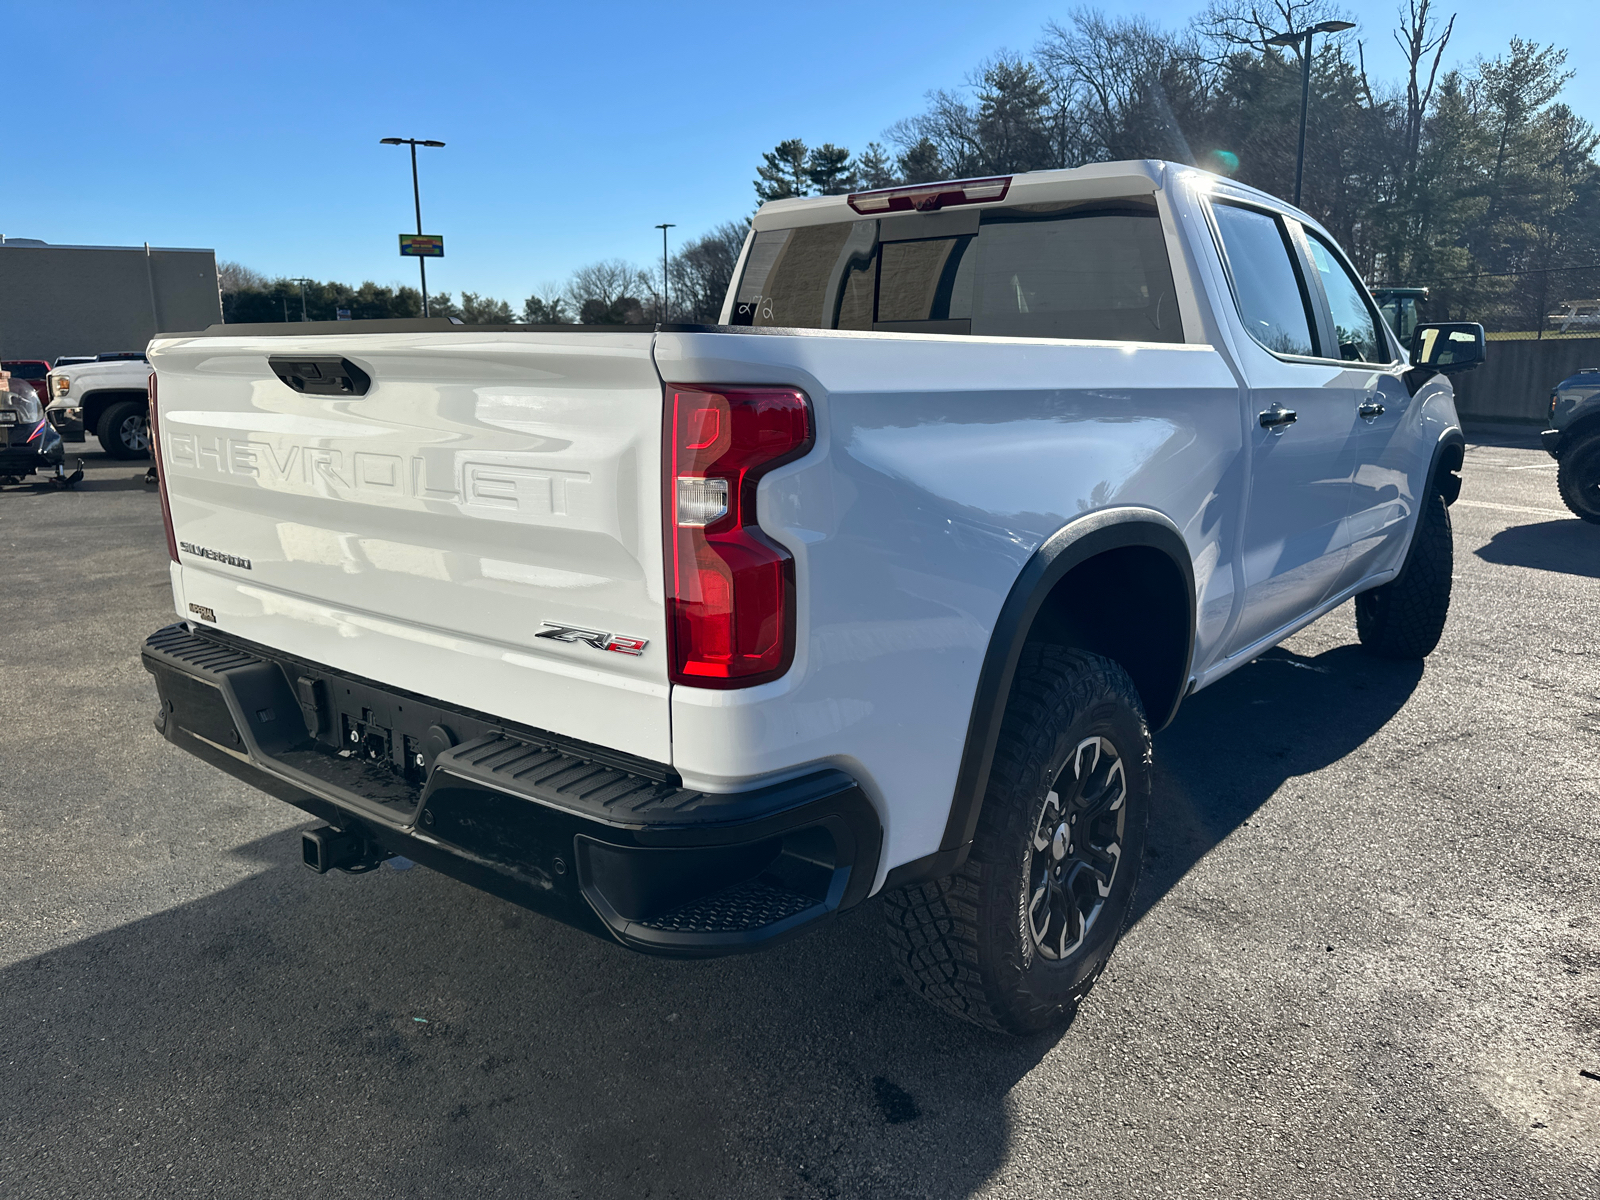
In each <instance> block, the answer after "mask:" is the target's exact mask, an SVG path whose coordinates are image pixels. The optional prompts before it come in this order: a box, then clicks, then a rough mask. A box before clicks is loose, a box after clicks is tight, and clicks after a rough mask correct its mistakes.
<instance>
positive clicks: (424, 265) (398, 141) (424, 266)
mask: <svg viewBox="0 0 1600 1200" xmlns="http://www.w3.org/2000/svg"><path fill="white" fill-rule="evenodd" d="M378 144H379V145H382V146H410V147H411V198H412V199H413V200H414V201H416V205H417V236H418V237H421V236H422V192H421V190H420V189H419V188H418V187H417V147H418V146H443V145H444V143H443V142H434V141H429V140H427V139H426V138H379V139H378ZM417 269H418V270H420V271H421V272H422V315H423V316H427V315H428V260H427V259H426V258H423V257H421V256H420V255H419V256H418V257H417Z"/></svg>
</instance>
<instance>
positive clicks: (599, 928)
mask: <svg viewBox="0 0 1600 1200" xmlns="http://www.w3.org/2000/svg"><path fill="white" fill-rule="evenodd" d="M143 657H144V664H145V667H146V669H148V670H149V671H150V672H151V673H152V674H153V675H154V676H155V677H156V683H157V687H158V688H159V690H160V692H161V699H162V712H161V715H160V716H159V717H158V718H157V722H156V724H157V728H158V729H160V730H161V732H162V733H163V734H165V735H166V736H167V738H168V739H169V740H171V741H173V742H174V743H176V744H177V745H179V746H181V747H183V748H185V749H188V750H190V751H191V752H193V753H200V754H201V756H202V757H208V758H209V759H210V760H211V761H214V762H217V764H218V765H220V766H223V767H224V768H225V769H226V770H228V771H230V772H231V773H232V774H234V775H236V776H237V777H239V778H241V779H245V780H247V781H248V782H251V783H254V784H256V786H258V787H261V788H262V789H263V790H265V791H268V792H270V793H271V794H273V795H278V796H280V797H281V798H284V799H287V800H289V801H290V803H295V804H298V805H300V807H302V808H305V809H307V811H311V812H314V813H315V814H316V815H318V816H320V817H322V818H323V819H325V820H328V821H330V822H331V823H333V824H334V825H335V826H337V827H339V828H351V829H357V830H359V831H361V832H362V835H363V836H365V837H368V838H370V839H372V840H373V841H374V842H376V843H378V844H380V845H381V846H382V847H383V848H384V849H385V850H387V851H388V852H389V853H393V854H400V855H404V856H406V857H409V858H413V859H415V860H416V861H418V862H421V863H424V864H425V865H428V866H432V867H434V868H436V869H438V870H440V871H443V872H445V873H446V874H451V875H454V876H456V877H457V878H460V879H463V880H465V881H467V882H469V883H472V884H474V885H475V886H478V887H483V888H485V889H486V890H489V891H492V892H494V893H496V894H497V895H501V896H504V897H505V898H507V899H510V900H513V901H515V902H517V903H520V904H523V905H525V906H526V907H529V908H533V909H536V910H538V911H541V912H545V913H547V914H549V915H551V916H555V917H557V918H558V919H561V920H564V921H566V922H568V923H569V924H573V925H577V926H579V927H580V928H585V929H588V930H590V931H591V932H596V933H602V934H608V935H610V936H611V937H614V938H616V939H617V940H618V941H621V942H623V943H624V944H625V945H629V946H632V947H633V948H635V949H639V950H645V951H648V952H653V953H659V954H670V955H674V956H680V957H684V956H704V955H715V954H727V953H734V952H738V951H743V950H753V949H757V948H759V947H762V946H765V945H769V944H772V943H774V942H776V941H780V940H784V939H786V938H788V937H789V936H792V935H793V934H796V933H799V932H803V931H804V930H805V929H808V928H810V927H811V926H813V925H815V924H816V923H817V922H818V921H819V920H822V919H825V918H827V917H830V916H832V915H833V914H834V913H836V912H838V911H841V910H842V909H845V908H849V907H851V906H853V905H854V904H856V903H858V902H859V901H861V900H862V899H864V898H865V897H866V895H867V893H868V891H869V890H870V889H871V886H872V882H873V879H874V877H875V873H876V870H877V862H878V853H879V849H880V845H881V840H882V828H881V826H880V825H879V822H878V819H877V814H876V811H875V810H874V809H873V807H872V805H871V803H870V802H869V801H868V800H867V798H866V796H865V795H864V794H863V793H862V791H861V789H860V788H859V787H858V786H857V785H856V783H855V782H854V780H852V779H850V778H849V777H848V776H847V775H845V774H844V773H843V772H840V771H837V770H832V769H822V770H818V771H815V772H813V773H812V774H809V775H806V776H803V777H801V778H798V779H790V780H785V781H783V782H780V783H776V784H769V785H766V786H764V787H759V788H754V789H750V790H747V791H742V792H733V793H714V792H703V791H697V790H695V789H692V788H685V787H683V786H682V784H681V782H680V781H679V780H678V778H677V776H676V774H675V773H674V772H673V771H672V770H671V768H670V767H666V766H664V765H662V764H659V763H641V762H638V761H637V760H629V759H627V758H626V756H620V755H611V754H609V753H608V752H605V751H603V750H602V749H601V748H598V747H596V748H593V749H594V751H595V753H592V754H591V753H588V752H587V751H588V749H589V748H588V747H585V746H584V745H583V744H581V743H577V744H574V743H570V742H566V741H564V740H563V739H561V738H558V737H555V736H554V735H551V736H550V738H549V740H545V739H544V738H542V737H541V736H540V735H539V733H538V732H537V731H531V730H530V731H525V730H522V729H520V728H516V727H509V726H504V725H499V724H496V723H494V721H493V718H490V717H487V716H485V715H483V714H481V713H470V712H466V711H462V710H455V709H449V708H446V707H445V706H443V705H440V704H438V703H437V702H436V701H431V700H428V699H426V698H425V697H418V696H413V695H410V694H408V693H403V692H396V691H394V690H392V689H385V688H384V687H383V685H380V684H376V683H373V682H372V681H370V680H361V679H356V678H355V677H351V676H344V675H341V674H339V673H338V672H335V671H333V670H332V669H331V668H328V667H325V666H321V665H320V664H315V663H307V662H302V661H300V660H298V659H289V658H288V657H286V656H280V655H278V654H276V653H275V652H273V651H271V650H269V649H267V648H266V647H256V646H254V644H253V643H244V644H243V645H241V644H238V641H237V640H236V639H232V638H225V637H224V636H222V635H216V636H213V635H212V634H211V633H210V631H209V630H206V629H196V628H194V627H191V626H187V625H172V626H168V627H167V628H165V629H162V630H159V631H157V632H156V633H155V634H153V635H151V637H150V638H149V639H148V640H147V641H146V643H145V647H144V655H143ZM308 677H312V678H314V680H315V681H317V682H318V683H320V685H321V687H322V691H325V692H327V693H329V694H335V693H336V694H337V695H339V696H344V695H345V694H347V693H352V692H353V693H354V694H357V695H360V696H363V697H365V699H364V700H363V701H362V702H361V703H362V704H366V705H370V706H371V708H372V709H373V710H376V711H387V710H389V709H391V708H392V709H393V710H394V711H395V712H396V713H398V712H399V711H400V710H401V709H402V708H404V710H405V713H404V715H405V716H406V717H407V718H411V717H412V716H413V714H415V713H417V712H422V713H425V714H427V715H426V717H425V718H419V719H426V720H427V721H430V722H436V723H439V724H447V725H448V726H449V727H450V728H451V729H452V730H453V731H454V732H455V733H456V734H459V735H461V736H463V737H464V739H465V740H463V741H461V742H460V743H459V744H457V745H454V746H445V747H443V748H441V749H439V751H438V753H437V754H436V755H434V757H433V758H432V760H431V761H430V762H428V763H427V768H426V771H425V772H418V773H416V774H412V773H410V772H407V773H405V774H401V773H399V772H398V771H397V770H396V769H395V766H394V765H393V764H392V763H390V762H388V761H384V760H383V758H382V756H381V755H380V756H379V758H378V760H377V761H365V760H363V759H362V758H361V757H359V756H352V755H349V754H341V753H340V752H339V750H338V749H337V748H336V746H335V745H334V739H333V738H330V736H329V733H330V731H333V730H337V729H339V728H340V724H339V722H340V720H341V719H343V716H344V715H343V714H341V713H337V712H332V713H330V712H319V711H317V706H316V702H313V705H312V709H311V710H309V711H308V710H306V708H305V703H306V702H305V700H304V699H303V696H304V695H306V694H309V693H316V694H318V695H321V694H322V692H320V691H318V688H317V687H316V686H307V683H308ZM295 683H298V684H300V685H301V686H300V689H299V691H298V692H297V691H296V688H295V686H294V684H295ZM380 723H381V722H380ZM385 724H386V723H385ZM386 732H387V731H386ZM400 732H401V731H400V728H399V725H398V723H395V724H394V726H393V733H394V736H395V737H396V738H398V737H399V736H400ZM407 736H408V737H409V736H410V735H409V734H408V735H407ZM195 739H198V741H199V742H201V743H205V746H204V747H202V746H199V745H197V744H196V740H195ZM407 744H410V743H409V742H408V743H407ZM219 751H220V752H222V753H218V752H219ZM285 785H288V788H287V789H286V788H285ZM295 789H299V791H298V793H296V792H295V791H294V790H295ZM286 790H287V792H288V793H290V794H286ZM341 814H342V815H341Z"/></svg>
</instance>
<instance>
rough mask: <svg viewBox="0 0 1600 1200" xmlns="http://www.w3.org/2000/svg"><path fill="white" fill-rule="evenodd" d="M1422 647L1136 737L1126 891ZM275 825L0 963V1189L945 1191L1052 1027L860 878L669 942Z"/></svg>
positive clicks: (1343, 734)
mask: <svg viewBox="0 0 1600 1200" xmlns="http://www.w3.org/2000/svg"><path fill="white" fill-rule="evenodd" d="M1419 676H1420V667H1410V666H1401V665H1396V664H1392V663H1383V662H1380V661H1379V660H1376V659H1372V658H1370V657H1367V656H1366V655H1364V654H1362V653H1361V652H1360V651H1359V650H1356V649H1355V648H1353V647H1340V648H1338V649H1335V650H1331V651H1329V652H1327V653H1325V654H1322V655H1319V656H1317V657H1316V658H1302V657H1300V656H1296V655H1293V654H1290V653H1287V652H1283V651H1274V652H1273V653H1272V654H1269V655H1267V656H1264V657H1263V659H1261V660H1260V661H1259V662H1258V663H1256V664H1255V665H1253V666H1251V667H1247V668H1245V669H1243V670H1242V671H1240V672H1239V673H1237V674H1236V675H1234V676H1232V677H1231V678H1230V679H1228V680H1225V681H1223V682H1222V683H1219V684H1218V685H1216V687H1215V688H1214V689H1211V690H1209V691H1207V692H1206V693H1203V694H1202V695H1201V696H1198V697H1195V698H1194V699H1193V700H1191V701H1189V702H1188V703H1187V704H1186V705H1185V709H1184V712H1183V714H1182V715H1181V716H1180V718H1179V720H1178V722H1177V723H1176V724H1175V725H1174V727H1173V728H1172V729H1171V730H1169V731H1167V732H1165V733H1162V734H1160V735H1159V736H1158V738H1157V757H1158V761H1159V763H1160V767H1159V772H1160V774H1159V776H1158V781H1159V784H1160V787H1159V793H1160V797H1161V798H1160V801H1159V803H1158V809H1157V811H1156V813H1155V829H1156V833H1155V836H1154V838H1153V845H1152V850H1151V861H1150V863H1149V865H1148V870H1147V874H1146V878H1145V884H1144V887H1143V888H1142V890H1141V895H1140V901H1139V905H1140V907H1139V912H1140V913H1141V914H1142V913H1144V912H1147V911H1149V909H1150V908H1151V907H1152V906H1153V905H1155V904H1156V903H1157V902H1159V900H1160V899H1161V897H1162V896H1163V895H1164V894H1165V893H1166V892H1167V891H1168V890H1170V889H1171V888H1172V887H1173V886H1174V884H1176V883H1177V882H1178V881H1179V880H1180V879H1181V878H1182V877H1183V875H1184V874H1185V873H1186V872H1187V871H1188V870H1189V869H1190V868H1191V867H1192V866H1193V865H1194V864H1195V863H1196V862H1198V861H1199V859H1200V858H1201V857H1202V856H1203V855H1204V854H1205V853H1206V852H1207V851H1208V850H1209V849H1210V848H1211V847H1213V846H1214V845H1216V844H1217V843H1218V842H1219V841H1220V840H1222V839H1223V838H1224V837H1226V836H1227V834H1228V833H1229V832H1231V831H1232V830H1233V829H1234V828H1236V827H1237V826H1238V825H1239V824H1241V823H1242V822H1243V821H1246V820H1248V819H1249V817H1250V816H1251V814H1252V813H1253V812H1255V811H1256V810H1257V809H1258V808H1259V807H1260V805H1262V804H1263V803H1264V802H1265V801H1266V800H1267V799H1268V798H1269V797H1270V796H1271V795H1272V794H1273V793H1274V791H1275V790H1276V789H1277V787H1278V786H1279V785H1280V784H1281V783H1282V782H1283V781H1284V780H1285V779H1287V778H1288V777H1290V776H1292V775H1297V774H1303V773H1305V772H1308V771H1313V770H1316V769H1317V768H1318V767H1320V766H1323V765H1325V764H1327V763H1329V762H1332V761H1334V760H1335V759H1337V758H1339V757H1340V756H1342V755H1344V754H1348V753H1349V752H1350V751H1351V750H1352V749H1354V748H1355V747H1357V746H1359V745H1360V744H1361V743H1362V742H1363V741H1364V740H1365V739H1366V738H1367V737H1369V736H1370V735H1371V734H1372V733H1373V732H1374V731H1375V730H1376V729H1377V728H1378V727H1379V726H1381V725H1382V724H1383V723H1384V722H1385V721H1386V720H1387V719H1388V718H1389V717H1390V716H1391V715H1392V714H1393V713H1394V712H1395V711H1396V710H1397V709H1398V708H1399V707H1400V706H1401V705H1402V704H1403V703H1404V702H1405V699H1406V697H1407V696H1409V695H1410V693H1411V691H1412V689H1413V688H1414V687H1415V685H1416V682H1417V679H1418V678H1419ZM246 795H248V794H247V793H243V792H241V796H246ZM194 799H195V803H196V805H197V806H199V805H202V804H204V803H206V802H207V801H208V800H209V799H210V798H209V797H206V796H196V797H195V798H194ZM268 803H270V802H268ZM298 853H299V839H298V834H297V833H295V832H286V833H282V834H277V835H273V836H271V837H268V838H265V839H262V840H260V841H258V842H255V843H252V844H250V845H247V846H243V847H241V848H239V849H238V850H236V851H234V854H235V855H236V856H238V857H242V858H243V859H245V860H247V862H248V865H249V868H250V869H252V870H254V871H256V872H257V873H255V874H253V875H251V876H250V877H249V878H247V879H245V880H244V881H243V882H239V883H237V884H234V885H232V886H230V887H227V888H225V889H223V890H222V891H220V892H217V893H216V894H213V895H210V896H208V897H205V898H203V899H199V900H195V901H192V902H189V903H185V904H181V905H178V906H177V907H174V908H172V909H170V910H167V911H165V912H162V913H159V914H157V915H155V916H152V917H149V918H146V919H143V920H139V921H135V922H133V923H131V924H127V925H123V926H121V927H118V928H115V929H111V930H109V931H107V932H104V933H99V934H95V935H93V936H90V937H87V938H85V939H84V940H82V941H80V942H78V943H76V944H73V945H71V946H68V947H65V948H63V949H60V950H56V951H52V952H49V953H46V954H44V955H41V956H39V957H37V958H35V959H32V960H29V961H25V962H22V963H19V964H17V965H16V966H13V967H11V968H8V969H6V970H4V971H0V1019H3V1020H4V1029H5V1034H6V1042H7V1050H6V1055H5V1057H6V1060H7V1067H6V1080H7V1082H6V1086H5V1087H3V1088H0V1126H3V1127H4V1128H5V1129H6V1130H7V1135H6V1142H7V1143H8V1146H7V1148H6V1152H5V1153H3V1154H0V1162H5V1161H6V1160H9V1162H8V1164H7V1165H4V1166H0V1184H3V1190H5V1191H7V1193H8V1194H9V1195H14V1196H27V1195H34V1194H38V1195H62V1194H78V1193H80V1192H91V1191H94V1190H109V1191H114V1192H115V1193H117V1194H128V1193H131V1192H140V1193H143V1192H144V1191H153V1192H159V1193H164V1194H179V1193H185V1194H186V1193H188V1192H196V1191H205V1192H206V1193H208V1194H256V1195H276V1194H301V1193H303V1192H306V1191H307V1190H308V1189H309V1190H327V1191H329V1192H330V1194H339V1195H346V1196H350V1195H403V1194H410V1195H419V1196H428V1195H445V1194H449V1195H458V1194H462V1193H465V1192H468V1191H472V1192H477V1193H481V1194H485V1195H502V1194H513V1195H518V1196H547V1195H562V1196H566V1195H579V1196H584V1197H636V1196H645V1195H649V1196H653V1197H663V1196H684V1197H696V1198H699V1197H711V1196H738V1197H749V1196H812V1195H822V1196H840V1195H843V1196H871V1195H925V1196H961V1195H967V1194H970V1193H971V1192H973V1191H976V1190H978V1189H979V1188H980V1187H981V1186H983V1184H984V1182H985V1181H986V1180H988V1179H989V1178H991V1176H993V1174H994V1173H995V1172H996V1171H997V1170H998V1169H999V1168H1000V1167H1001V1166H1002V1165H1003V1164H1004V1163H1005V1162H1006V1156H1007V1147H1008V1145H1010V1144H1011V1142H1012V1140H1013V1133H1014V1131H1013V1128H1012V1122H1013V1118H1012V1111H1011V1105H1010V1103H1009V1102H1008V1094H1009V1093H1011V1092H1012V1091H1013V1089H1014V1088H1015V1086H1016V1085H1017V1084H1018V1082H1019V1081H1020V1080H1022V1079H1023V1077H1024V1076H1026V1075H1027V1074H1028V1072H1029V1071H1030V1070H1032V1069H1033V1068H1034V1067H1035V1066H1036V1065H1038V1064H1039V1062H1040V1060H1041V1059H1042V1058H1044V1056H1045V1055H1046V1054H1049V1053H1050V1052H1051V1051H1052V1050H1053V1049H1055V1048H1056V1047H1057V1045H1058V1041H1059V1040H1060V1035H1054V1036H1048V1037H1041V1038H1034V1039H1026V1040H1010V1039H1005V1038H1000V1037H995V1036H990V1035H988V1034H985V1033H983V1032H981V1031H979V1030H976V1029H972V1028H968V1027H966V1026H963V1025H960V1024H957V1023H955V1022H952V1021H949V1020H947V1019H945V1018H943V1017H942V1016H940V1015H939V1014H937V1013H935V1012H933V1011H932V1010H931V1009H928V1008H926V1007H925V1006H923V1005H922V1004H921V1003H920V1002H919V1001H917V1000H916V999H915V998H914V997H912V996H910V995H909V994H908V992H907V990H906V988H905V987H904V986H903V985H901V984H900V982H899V979H898V977H897V976H896V974H895V971H894V968H893V966H892V965H891V963H890V961H889V958H888V956H887V954H886V952H885V950H884V948H883V939H882V934H881V930H880V928H879V921H880V914H879V912H878V906H877V905H876V904H875V903H869V904H867V905H864V906H863V907H862V909H860V910H857V911H855V912H853V913H850V914H847V915H846V916H845V917H843V918H842V919H840V920H839V921H837V922H835V923H833V924H832V925H831V926H830V927H828V928H826V929H824V930H822V931H821V932H819V933H818V934H817V935H815V936H813V937H811V938H808V939H804V940H802V941H800V942H797V943H793V944H790V945H787V946H783V947H780V948H778V949H776V950H773V951H770V952H768V953H765V954H763V955H759V956H755V957H750V958H737V959H722V960H716V961H711V962H699V963H694V962H672V961H664V960H659V959H650V958H644V957H640V956H637V955H634V954H632V953H630V952H628V951H625V950H622V949H621V948H619V947H616V946H612V945H609V944H606V943H603V942H601V941H599V940H596V939H593V938H590V937H588V936H586V935H584V934H581V933H578V932H575V931H573V930H570V929H567V928H565V927H564V926H561V925H557V924H555V923H553V922H550V921H547V920H544V919H542V918H540V917H537V916H535V915H533V914H531V913H527V912H524V911H523V910H521V909H518V908H516V907H514V906H512V905H510V904H507V903H505V902H503V901H500V900H497V899H495V898H493V897H490V896H487V895H484V894H482V893H479V892H476V891H473V890H471V889H469V888H467V887H465V886H463V885H460V884H457V883H455V882H454V881H452V880H449V879H446V878H444V877H442V876H439V875H435V874H432V873H430V872H428V871H425V870H422V869H414V870H410V871H394V870H388V869H385V870H382V871H379V872H377V873H375V874H373V875H371V876H367V877H362V878H352V877H346V876H329V877H318V876H314V875H312V874H311V873H310V872H307V871H304V870H302V869H301V868H300V867H299V866H298V865H296V861H297V857H298ZM1067 1036H1068V1037H1069V1038H1070V1037H1071V1036H1072V1035H1071V1034H1070V1033H1069V1034H1068V1035H1067ZM1063 1049H1064V1050H1066V1051H1068V1052H1069V1053H1070V1047H1064V1048H1063ZM1064 1069H1067V1070H1069V1071H1070V1070H1072V1068H1071V1067H1070V1066H1068V1067H1066V1068H1064ZM1092 1082H1093V1081H1092V1080H1090V1081H1089V1083H1092ZM1088 1085H1089V1084H1088V1083H1086V1084H1085V1085H1084V1086H1088Z"/></svg>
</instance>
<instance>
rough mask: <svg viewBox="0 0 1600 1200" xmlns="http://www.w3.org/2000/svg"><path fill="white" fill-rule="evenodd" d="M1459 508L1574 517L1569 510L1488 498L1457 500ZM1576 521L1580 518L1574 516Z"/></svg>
mask: <svg viewBox="0 0 1600 1200" xmlns="http://www.w3.org/2000/svg"><path fill="white" fill-rule="evenodd" d="M1455 507H1458V508H1492V509H1494V510H1495V511H1496V512H1514V513H1533V514H1534V515H1535V516H1540V517H1572V514H1571V513H1569V512H1562V511H1561V510H1560V509H1557V508H1523V507H1522V506H1520V505H1517V504H1490V503H1489V502H1488V501H1486V500H1457V501H1456V503H1455ZM1572 519H1573V520H1574V521H1576V520H1577V519H1578V518H1576V517H1572Z"/></svg>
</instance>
